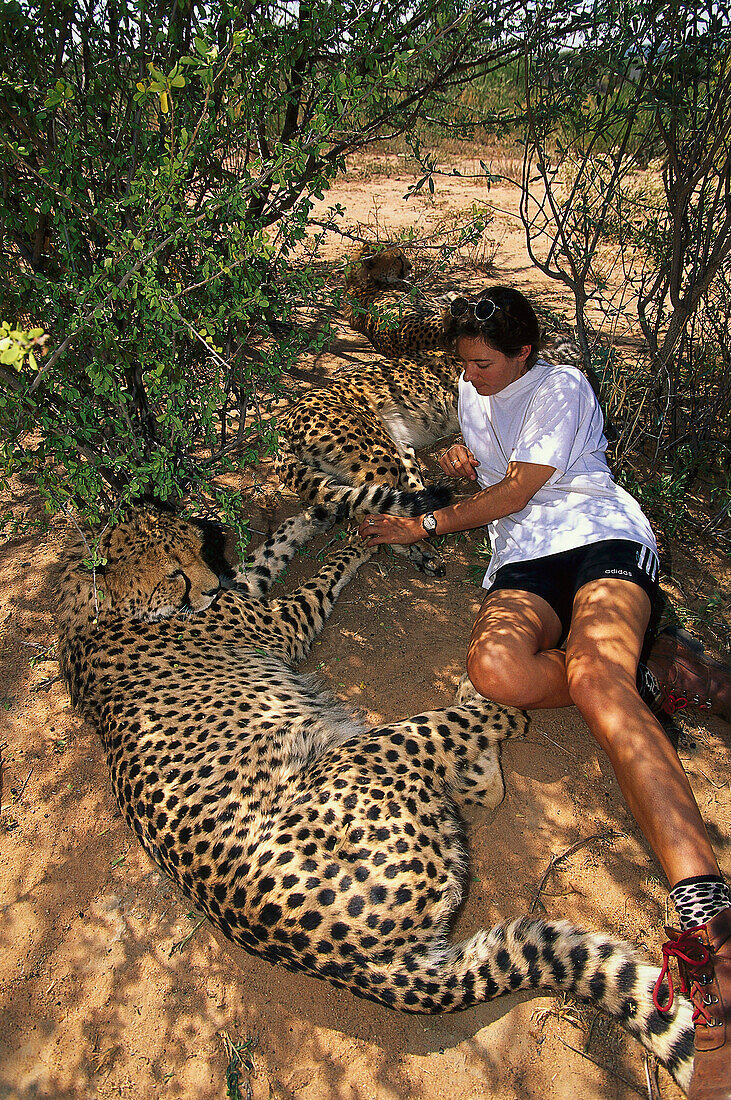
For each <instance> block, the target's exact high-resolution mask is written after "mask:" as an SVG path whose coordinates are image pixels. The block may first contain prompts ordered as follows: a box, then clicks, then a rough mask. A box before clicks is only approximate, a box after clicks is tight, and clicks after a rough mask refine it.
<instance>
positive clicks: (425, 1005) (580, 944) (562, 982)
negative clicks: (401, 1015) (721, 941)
mask: <svg viewBox="0 0 731 1100" xmlns="http://www.w3.org/2000/svg"><path fill="white" fill-rule="evenodd" d="M399 969H400V973H396V974H394V968H389V970H390V972H389V973H388V976H387V979H386V980H389V979H390V981H389V984H390V986H391V990H389V991H386V990H384V989H383V986H381V989H380V990H379V994H378V996H379V999H381V997H383V999H384V1001H385V1003H387V1004H390V1005H392V1007H394V1008H400V1009H402V1010H404V1011H407V1012H443V1011H453V1010H455V1009H462V1008H468V1007H469V1006H471V1005H475V1004H479V1003H481V1002H483V1001H490V1000H492V999H493V998H495V997H499V996H500V995H501V994H503V993H512V992H514V991H515V990H519V989H540V988H548V989H554V990H561V991H563V992H566V993H571V994H573V995H574V996H576V997H577V998H580V999H583V1000H587V1001H590V1002H591V1003H592V1004H593V1005H595V1006H596V1007H597V1008H600V1009H602V1010H603V1011H604V1012H606V1013H607V1014H608V1015H609V1016H612V1017H613V1018H614V1019H616V1020H617V1021H618V1022H619V1023H621V1024H622V1025H623V1027H625V1028H626V1030H627V1031H629V1032H630V1034H632V1035H634V1036H635V1037H636V1038H637V1039H639V1041H640V1042H641V1043H642V1044H643V1046H645V1047H646V1048H647V1049H648V1050H650V1051H652V1053H653V1054H654V1055H655V1056H656V1057H657V1058H658V1059H659V1061H661V1062H662V1063H663V1065H664V1066H666V1068H667V1069H668V1070H669V1071H670V1073H672V1075H673V1077H674V1078H675V1080H676V1081H677V1082H678V1084H679V1085H680V1087H681V1088H683V1089H685V1090H687V1088H688V1084H689V1082H690V1077H691V1073H692V1070H693V1025H692V1005H691V1004H690V1003H689V1002H688V1001H687V1000H685V999H682V1000H681V999H680V998H678V997H676V998H674V1002H673V1004H672V1007H671V1009H670V1011H668V1012H659V1011H658V1010H657V1008H656V1007H655V1005H654V1002H653V988H654V986H655V983H656V981H657V978H658V974H659V971H658V970H657V968H656V967H653V966H651V965H649V964H648V963H646V962H644V961H643V960H642V959H641V958H639V957H638V955H637V953H636V952H635V950H634V948H632V947H631V946H630V945H629V944H627V943H624V942H622V941H621V940H615V939H611V938H609V937H607V936H603V935H599V934H596V933H586V932H582V931H580V930H579V929H577V928H575V927H573V926H572V925H571V924H568V923H567V922H564V921H559V922H550V923H548V922H546V921H542V920H537V919H534V918H532V917H521V918H520V919H519V920H516V921H512V922H511V923H509V924H508V923H506V924H499V925H496V926H495V927H494V928H491V929H489V930H485V931H482V932H478V933H477V934H476V935H475V936H473V937H472V938H471V939H469V940H465V941H463V942H462V943H456V944H450V943H443V945H442V946H441V947H440V948H438V949H436V950H432V951H431V952H430V953H429V954H428V955H423V954H414V955H412V956H410V958H409V959H407V960H404V966H403V968H399ZM383 984H384V985H385V981H384V983H383ZM384 993H385V994H386V995H385V996H384ZM667 1001H668V991H667V988H662V989H661V992H660V1002H661V1003H662V1004H666V1003H667Z"/></svg>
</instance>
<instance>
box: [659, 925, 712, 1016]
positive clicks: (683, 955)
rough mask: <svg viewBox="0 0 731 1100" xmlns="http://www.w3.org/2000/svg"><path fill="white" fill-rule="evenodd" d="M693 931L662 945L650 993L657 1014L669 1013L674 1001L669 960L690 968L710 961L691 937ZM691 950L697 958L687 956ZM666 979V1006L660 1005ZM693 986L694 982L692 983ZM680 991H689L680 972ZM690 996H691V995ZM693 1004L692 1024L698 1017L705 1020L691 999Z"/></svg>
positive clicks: (709, 955) (701, 945)
mask: <svg viewBox="0 0 731 1100" xmlns="http://www.w3.org/2000/svg"><path fill="white" fill-rule="evenodd" d="M694 931H695V929H689V930H688V931H687V932H681V933H680V935H679V936H678V938H677V940H668V942H667V943H664V944H663V945H662V970H661V971H660V974H659V975H658V979H657V981H656V982H655V987H654V989H653V991H652V1001H653V1004H654V1005H655V1008H656V1009H657V1010H658V1012H669V1011H670V1009H671V1008H672V1007H673V1001H674V1000H675V990H674V989H673V978H672V975H671V973H670V960H671V959H678V960H679V962H684V963H685V965H686V966H688V967H691V968H693V969H694V968H696V967H702V966H707V965H708V963H709V962H710V961H711V953H710V951H709V950H708V948H707V947H706V946H705V944H702V943H700V942H699V941H698V940H697V939H696V937H695V936H694V935H693V932H694ZM691 947H692V948H693V950H694V951H695V952H697V953H698V954H697V956H696V957H694V956H693V955H689V954H688V950H689V948H691ZM666 978H667V983H668V1003H667V1004H666V1005H661V1004H660V986H661V985H662V983H663V981H664V980H665V979H666ZM693 984H694V985H695V982H694V983H693ZM680 991H681V993H690V990H689V989H688V987H687V986H686V984H685V978H684V977H683V972H682V970H681V971H680ZM691 996H692V994H691ZM693 1004H694V1005H695V1011H694V1013H693V1023H695V1021H696V1020H697V1019H698V1017H699V1016H703V1017H704V1018H706V1019H707V1017H706V1013H705V1011H704V1010H703V1009H702V1008H700V1007H699V1006H698V1005H697V1004H696V1002H695V998H693Z"/></svg>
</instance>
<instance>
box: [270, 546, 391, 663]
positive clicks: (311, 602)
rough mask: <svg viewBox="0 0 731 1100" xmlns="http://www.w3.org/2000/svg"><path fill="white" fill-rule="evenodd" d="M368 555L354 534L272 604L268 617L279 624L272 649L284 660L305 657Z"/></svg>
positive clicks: (297, 659) (367, 551) (369, 554)
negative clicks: (276, 650)
mask: <svg viewBox="0 0 731 1100" xmlns="http://www.w3.org/2000/svg"><path fill="white" fill-rule="evenodd" d="M371 554H372V551H371V550H368V549H366V547H365V546H364V545H363V543H362V541H361V539H360V537H359V536H358V535H357V534H356V533H355V532H354V533H353V534H351V535H350V537H349V541H348V542H347V543H345V544H344V545H343V547H342V549H340V550H338V551H337V552H336V553H334V554H332V555H331V557H330V558H328V560H327V562H326V563H325V565H323V567H322V568H321V569H319V570H318V572H317V573H316V574H315V576H314V577H312V578H311V580H309V581H306V582H305V583H304V584H302V585H300V587H299V588H297V589H296V590H295V591H294V592H292V593H291V594H290V595H288V596H283V597H281V598H280V599H277V600H272V603H271V605H270V606H271V609H272V613H273V614H274V615H275V617H276V618H277V619H278V621H279V634H278V638H277V639H276V641H275V642H274V648H277V649H280V650H282V651H283V656H284V658H285V660H290V661H301V660H302V659H303V658H304V657H306V656H307V654H308V653H309V651H310V648H311V646H312V643H313V642H314V640H315V638H316V637H317V636H318V634H319V633H320V631H321V630H322V628H323V626H324V624H325V622H326V621H327V620H328V618H329V617H330V614H331V612H332V609H333V607H334V606H335V602H336V600H337V598H338V596H339V595H340V593H341V591H342V590H343V588H344V587H345V585H346V584H348V583H349V582H350V581H351V580H352V579H353V577H354V576H355V574H356V573H357V571H358V569H359V568H360V566H361V565H362V564H363V562H365V561H367V560H368V559H369V558H370V556H371Z"/></svg>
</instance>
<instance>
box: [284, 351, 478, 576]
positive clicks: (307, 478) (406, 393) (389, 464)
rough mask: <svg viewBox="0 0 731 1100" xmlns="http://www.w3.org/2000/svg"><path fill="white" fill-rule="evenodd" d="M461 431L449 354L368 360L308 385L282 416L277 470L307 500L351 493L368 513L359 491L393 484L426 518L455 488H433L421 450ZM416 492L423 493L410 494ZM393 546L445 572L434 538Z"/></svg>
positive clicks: (420, 564) (425, 567)
mask: <svg viewBox="0 0 731 1100" xmlns="http://www.w3.org/2000/svg"><path fill="white" fill-rule="evenodd" d="M458 430H459V424H458V421H457V386H456V375H455V374H454V372H453V369H452V366H451V365H450V364H448V363H447V362H446V361H445V360H444V359H443V358H442V359H440V358H439V357H436V356H434V357H426V358H424V359H423V360H422V361H420V362H415V361H414V362H412V361H410V360H401V361H399V362H395V363H391V362H386V361H381V362H378V363H364V364H362V365H361V366H359V367H358V368H356V369H349V370H344V371H341V372H340V374H339V375H338V376H337V377H336V378H335V379H333V381H332V382H329V383H328V385H327V387H326V388H313V389H311V390H308V391H307V393H305V394H304V395H303V396H302V397H300V398H299V400H298V401H296V402H295V404H294V405H292V406H291V407H290V408H289V409H287V410H286V411H285V412H284V413H283V414H282V415H281V416H280V417H279V419H278V431H279V439H280V441H279V451H278V454H277V456H276V458H275V470H276V472H277V474H278V476H279V478H280V480H281V481H282V482H283V483H284V485H286V486H287V487H288V488H289V489H292V490H293V491H294V492H296V493H297V494H298V495H299V496H300V497H301V498H302V499H303V500H304V501H305V502H306V503H310V504H313V503H325V504H326V505H329V504H330V503H331V502H332V501H333V500H334V499H337V500H338V501H342V500H343V498H344V497H346V498H347V499H348V500H352V501H353V504H352V506H351V508H350V511H351V514H354V512H355V510H356V509H360V510H361V511H364V510H365V508H364V505H363V503H362V502H361V501H360V499H359V497H358V489H359V488H360V492H361V493H363V492H364V491H365V490H366V489H368V487H372V489H375V488H376V487H378V486H390V487H392V488H393V489H395V490H397V491H398V492H397V495H396V496H395V499H397V501H398V502H400V505H399V506H400V508H402V509H403V508H405V507H408V509H409V510H408V511H407V512H406V514H408V515H421V514H423V513H424V512H427V511H431V510H433V508H435V507H439V506H440V505H439V504H438V503H437V501H438V500H440V501H442V502H444V503H446V501H447V499H448V497H449V490H448V489H447V488H446V487H443V486H431V487H428V488H427V487H426V485H425V482H424V479H423V476H422V472H421V469H420V466H419V462H418V459H417V457H416V452H417V450H421V449H423V448H426V447H429V446H431V445H433V444H434V443H436V442H438V441H439V440H440V439H445V438H447V437H449V436H452V435H454V433H455V432H456V431H458ZM344 486H353V487H354V488H353V489H350V490H347V489H345V488H344ZM409 493H416V494H417V495H416V496H414V497H411V496H408V495H406V496H404V495H403V494H409ZM410 502H411V503H410ZM368 509H369V510H371V511H382V512H387V511H394V509H393V508H390V507H385V506H383V507H379V508H374V507H372V506H371V505H370V504H369V505H368ZM401 514H404V513H403V511H402V513H401ZM393 550H394V551H395V552H396V553H400V554H403V555H404V556H406V557H408V558H409V559H410V560H411V562H412V563H413V564H414V565H415V566H416V568H417V569H419V570H421V571H422V572H423V573H427V574H428V575H430V576H443V575H444V562H443V561H442V558H441V557H440V555H439V554H438V552H437V551H436V550H435V548H434V547H433V546H432V545H431V544H430V543H429V542H427V541H426V540H424V541H422V542H417V543H414V544H413V546H404V547H393Z"/></svg>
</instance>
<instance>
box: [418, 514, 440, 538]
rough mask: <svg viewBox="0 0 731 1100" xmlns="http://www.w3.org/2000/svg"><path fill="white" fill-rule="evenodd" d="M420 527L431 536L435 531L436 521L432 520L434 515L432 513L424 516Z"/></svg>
mask: <svg viewBox="0 0 731 1100" xmlns="http://www.w3.org/2000/svg"><path fill="white" fill-rule="evenodd" d="M421 526H422V527H423V528H424V530H425V531H426V532H427V533H428V534H430V535H431V534H433V533H434V531H436V529H437V521H436V519H435V518H434V514H433V513H432V512H427V514H426V515H425V516H424V518H423V519H422V521H421Z"/></svg>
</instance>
